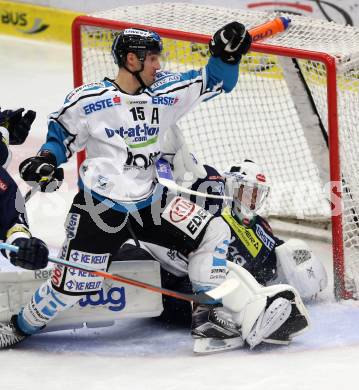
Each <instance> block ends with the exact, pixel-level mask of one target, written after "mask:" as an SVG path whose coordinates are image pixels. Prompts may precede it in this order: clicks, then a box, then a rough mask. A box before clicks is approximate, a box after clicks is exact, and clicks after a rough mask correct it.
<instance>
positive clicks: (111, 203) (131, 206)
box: [78, 179, 164, 213]
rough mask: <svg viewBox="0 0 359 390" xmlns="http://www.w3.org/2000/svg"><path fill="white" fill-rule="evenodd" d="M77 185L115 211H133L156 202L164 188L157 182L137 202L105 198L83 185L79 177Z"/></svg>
mask: <svg viewBox="0 0 359 390" xmlns="http://www.w3.org/2000/svg"><path fill="white" fill-rule="evenodd" d="M78 185H79V188H80V189H81V190H84V191H86V192H88V193H90V194H91V196H92V197H93V198H95V199H97V200H98V201H100V202H101V203H103V204H104V205H106V206H107V207H109V208H111V209H113V210H115V211H119V212H120V213H133V212H136V211H138V210H141V209H144V208H145V207H147V206H150V205H151V204H152V203H154V202H157V201H158V200H159V199H160V198H161V197H162V194H163V188H164V187H163V186H162V185H160V184H157V185H156V187H155V188H154V190H153V192H152V194H151V195H149V196H148V198H146V199H143V200H140V201H138V202H119V201H115V200H113V199H110V198H106V197H105V196H102V195H100V194H98V193H97V192H94V191H91V190H90V189H89V188H87V187H85V185H84V184H83V182H82V180H81V179H79V181H78Z"/></svg>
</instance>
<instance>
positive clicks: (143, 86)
mask: <svg viewBox="0 0 359 390" xmlns="http://www.w3.org/2000/svg"><path fill="white" fill-rule="evenodd" d="M124 68H125V69H126V70H127V72H129V73H131V74H132V76H135V77H136V80H137V81H138V82H139V83H140V85H141V87H142V88H143V89H145V88H147V85H146V84H145V83H144V82H143V80H142V78H141V76H140V73H141V72H142V71H143V69H144V64H143V62H142V61H141V69H140V70H135V71H134V72H133V71H132V70H130V69H128V67H127V66H126V65H124Z"/></svg>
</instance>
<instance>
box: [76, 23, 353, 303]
mask: <svg viewBox="0 0 359 390" xmlns="http://www.w3.org/2000/svg"><path fill="white" fill-rule="evenodd" d="M84 27H86V28H87V27H91V28H93V29H94V31H96V30H97V31H101V30H104V31H105V30H107V31H111V32H116V31H121V30H123V29H125V28H128V27H139V28H145V29H151V30H153V31H156V32H157V33H158V34H159V35H160V36H161V37H162V38H167V39H169V40H175V41H185V42H191V43H192V44H193V43H196V44H204V45H207V43H208V41H209V39H210V36H209V35H207V34H197V33H191V32H183V31H178V30H171V29H167V28H160V27H156V26H152V25H151V26H147V25H142V24H136V23H132V22H123V21H116V20H110V19H104V18H97V17H91V16H79V17H77V18H76V20H75V21H74V23H73V29H72V42H73V43H72V45H73V46H72V50H73V74H74V87H78V86H80V85H82V84H83V83H85V82H89V81H90V80H88V79H87V80H86V79H84V75H83V69H84V63H83V52H84V50H86V48H84V46H83V35H84V34H86V32H84V30H83V28H84ZM218 27H220V26H218ZM104 35H106V34H104ZM110 35H111V34H110ZM107 38H108V37H107ZM107 38H106V39H107ZM99 39H100V40H101V39H104V38H103V36H102V37H101V34H100V35H99ZM94 51H96V50H94ZM251 52H252V53H260V54H266V55H274V56H279V57H287V58H295V59H298V60H305V61H313V62H315V63H320V64H322V66H323V69H324V73H325V74H326V76H325V77H326V81H325V82H326V91H327V96H326V105H327V118H328V123H327V133H328V140H329V156H330V158H329V161H328V164H329V167H330V180H331V182H332V183H335V185H334V186H333V187H332V191H331V193H330V200H331V203H332V207H333V205H335V207H334V209H335V211H336V212H335V214H333V215H332V216H331V224H332V244H333V270H334V285H335V295H336V296H337V297H338V298H350V297H351V296H352V293H351V292H350V291H348V290H347V288H346V285H345V266H344V246H343V222H342V212H341V207H342V205H341V202H338V197H341V195H342V188H341V182H342V173H341V169H340V157H339V130H338V106H337V99H338V97H337V68H336V59H335V57H334V56H332V55H330V54H327V53H323V52H317V51H310V50H303V49H300V48H293V47H283V46H278V45H273V44H267V43H266V42H263V43H253V44H252V47H251ZM103 76H108V75H106V74H104V75H103ZM91 81H95V80H91ZM253 110H255V107H253ZM238 131H239V132H240V130H238ZM263 131H266V129H263ZM293 142H296V141H295V140H293ZM236 157H237V156H235V155H234V156H232V158H233V159H235V158H236ZM84 158H85V152H80V153H79V154H78V163H79V164H81V162H82V161H83V160H84Z"/></svg>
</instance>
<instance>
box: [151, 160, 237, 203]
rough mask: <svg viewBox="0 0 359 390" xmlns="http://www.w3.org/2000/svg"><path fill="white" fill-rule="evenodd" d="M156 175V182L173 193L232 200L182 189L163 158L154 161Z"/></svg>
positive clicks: (226, 197)
mask: <svg viewBox="0 0 359 390" xmlns="http://www.w3.org/2000/svg"><path fill="white" fill-rule="evenodd" d="M156 173H157V180H158V182H159V183H160V184H161V185H163V186H164V187H167V188H168V189H169V190H171V191H173V192H175V193H185V194H189V195H196V196H200V197H202V198H212V199H228V200H232V198H230V197H228V196H224V195H213V194H207V193H204V192H199V191H194V190H191V189H189V188H187V187H183V186H180V185H178V184H177V183H176V182H175V180H174V178H173V174H172V169H171V165H170V163H169V162H168V161H166V160H164V159H163V158H160V159H159V160H157V161H156Z"/></svg>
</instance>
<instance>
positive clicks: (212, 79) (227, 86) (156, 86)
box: [151, 57, 239, 92]
mask: <svg viewBox="0 0 359 390" xmlns="http://www.w3.org/2000/svg"><path fill="white" fill-rule="evenodd" d="M238 72H239V65H231V64H226V63H224V62H223V61H222V60H221V59H220V58H219V57H210V59H209V61H208V63H207V65H206V80H205V84H206V85H205V87H206V90H212V88H215V87H218V85H219V84H221V83H223V85H222V88H223V90H224V91H225V92H230V91H231V90H232V89H233V88H234V87H235V85H236V83H237V80H238ZM202 73H203V72H202V70H194V69H192V70H189V71H187V72H183V73H169V74H166V75H164V76H163V77H160V78H158V79H157V80H156V81H155V82H154V83H153V84H152V85H151V90H152V91H153V92H158V91H161V90H163V89H168V87H171V86H174V85H175V84H178V83H183V82H184V83H185V85H188V84H190V82H191V80H193V81H194V80H196V79H197V80H198V77H199V76H201V75H202ZM186 81H187V82H189V83H188V84H187V83H186Z"/></svg>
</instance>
